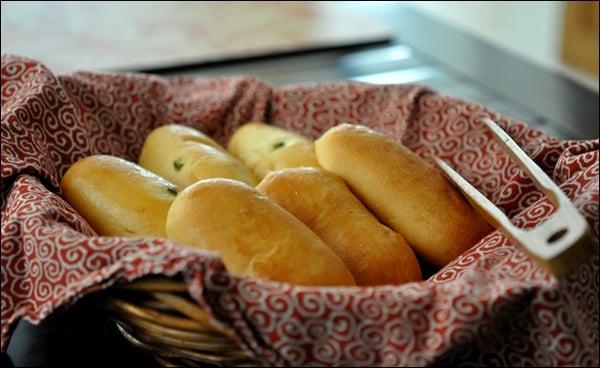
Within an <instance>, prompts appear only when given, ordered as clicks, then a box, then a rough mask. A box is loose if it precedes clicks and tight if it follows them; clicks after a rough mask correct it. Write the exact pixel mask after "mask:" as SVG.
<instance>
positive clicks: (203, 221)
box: [167, 179, 355, 286]
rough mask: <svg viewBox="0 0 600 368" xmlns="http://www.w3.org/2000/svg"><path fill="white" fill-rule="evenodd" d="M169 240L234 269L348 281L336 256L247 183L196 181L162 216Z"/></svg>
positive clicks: (291, 279) (306, 280)
mask: <svg viewBox="0 0 600 368" xmlns="http://www.w3.org/2000/svg"><path fill="white" fill-rule="evenodd" d="M167 234H168V236H169V238H170V239H172V240H174V241H176V242H178V243H180V244H184V245H190V246H196V247H199V248H203V249H207V250H212V251H217V252H218V253H219V254H220V256H221V258H222V260H223V262H224V263H225V265H226V266H227V268H228V269H229V270H230V271H231V272H234V273H237V274H242V275H251V276H257V277H261V278H265V279H269V280H274V281H280V282H288V283H292V284H299V285H321V286H334V285H354V284H355V282H354V279H353V277H352V275H351V274H350V271H348V268H347V267H346V266H345V265H344V263H343V262H342V261H341V260H340V258H339V257H338V256H337V255H336V254H335V253H334V252H333V251H332V250H331V249H329V247H327V245H325V243H323V241H322V240H321V239H319V237H317V236H316V235H315V234H314V233H313V232H312V231H311V230H310V229H309V228H307V227H306V226H305V225H304V224H303V223H302V222H300V221H299V220H298V219H296V218H295V217H294V216H292V215H291V214H289V213H288V212H287V211H285V210H284V209H283V208H281V207H280V206H279V205H277V204H276V203H275V202H273V201H272V200H271V199H269V198H267V197H266V196H265V195H263V194H261V193H259V192H258V191H256V190H255V189H254V188H251V187H250V186H248V185H246V184H244V183H241V182H238V181H234V180H229V179H207V180H202V181H200V182H198V183H196V184H194V185H192V186H190V187H188V188H187V189H185V190H184V191H182V192H181V193H180V194H179V195H178V196H177V198H176V199H175V201H174V202H173V205H172V206H171V209H170V210H169V214H168V217H167Z"/></svg>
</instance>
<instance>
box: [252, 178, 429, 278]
mask: <svg viewBox="0 0 600 368" xmlns="http://www.w3.org/2000/svg"><path fill="white" fill-rule="evenodd" d="M256 189H258V191H260V192H262V193H264V194H266V195H267V196H269V198H272V199H273V200H275V202H277V203H278V204H279V205H281V207H283V208H284V209H286V210H288V211H289V212H290V213H291V214H292V215H294V216H296V217H297V218H298V219H300V221H302V222H303V223H304V224H305V225H306V226H308V227H309V228H310V229H311V230H312V231H314V232H315V234H317V235H318V236H319V237H320V238H321V239H323V241H324V242H325V243H326V244H327V245H329V247H331V249H333V251H334V252H335V253H336V254H337V255H338V256H340V258H341V259H342V261H344V263H345V264H346V266H348V269H349V270H350V272H351V273H352V275H353V276H354V279H355V280H356V284H357V285H359V286H369V285H384V284H401V283H404V282H409V281H417V280H421V269H420V268H419V263H418V261H417V258H416V257H415V254H414V253H413V251H412V249H411V248H410V247H409V246H408V244H406V241H404V239H403V238H402V236H401V235H399V234H398V233H395V232H393V231H392V230H390V229H389V228H388V227H386V226H384V225H382V224H381V223H380V222H379V221H378V220H377V219H376V218H375V217H374V216H373V215H372V214H371V213H370V212H369V211H368V210H367V209H366V208H365V207H364V206H363V204H362V203H360V201H359V200H358V199H357V198H356V197H355V196H354V194H352V192H350V190H349V189H348V187H347V186H346V184H344V182H343V180H341V179H340V178H339V177H337V176H335V175H333V174H330V173H328V172H326V171H324V170H322V169H316V168H308V167H306V168H294V169H282V170H277V171H271V172H270V173H269V174H267V176H266V177H265V178H264V179H263V181H261V182H260V184H258V186H257V187H256Z"/></svg>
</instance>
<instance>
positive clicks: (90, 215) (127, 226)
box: [60, 155, 177, 237]
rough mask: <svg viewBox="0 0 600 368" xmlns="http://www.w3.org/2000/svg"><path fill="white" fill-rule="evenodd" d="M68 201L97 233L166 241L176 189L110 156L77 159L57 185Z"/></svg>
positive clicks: (138, 168)
mask: <svg viewBox="0 0 600 368" xmlns="http://www.w3.org/2000/svg"><path fill="white" fill-rule="evenodd" d="M60 187H61V189H62V191H63V195H64V197H65V199H66V200H67V202H69V203H70V204H71V206H72V207H73V208H74V209H75V210H76V211H77V212H78V213H79V214H80V215H81V216H82V217H83V218H84V219H85V220H86V221H87V222H88V223H89V224H90V225H91V226H92V228H93V229H94V230H96V232H97V233H98V234H99V235H107V236H157V237H166V235H167V234H166V231H165V224H166V219H167V211H168V210H169V207H170V206H171V203H172V202H173V200H174V199H175V196H176V194H177V190H176V187H175V185H173V184H172V183H169V182H168V181H166V180H165V179H163V178H161V177H159V176H157V175H154V174H153V173H151V172H149V171H147V170H145V169H143V168H141V167H140V166H138V165H136V164H134V163H132V162H129V161H126V160H123V159H121V158H118V157H114V156H105V155H98V156H89V157H86V158H84V159H81V160H79V161H77V162H76V163H75V164H73V165H72V166H71V167H70V168H69V170H67V172H66V173H65V175H64V176H63V178H62V181H61V183H60Z"/></svg>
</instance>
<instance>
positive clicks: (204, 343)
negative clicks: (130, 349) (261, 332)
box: [103, 278, 261, 367]
mask: <svg viewBox="0 0 600 368" xmlns="http://www.w3.org/2000/svg"><path fill="white" fill-rule="evenodd" d="M103 307H104V308H105V309H106V310H107V311H108V312H109V314H110V317H111V319H112V320H113V321H114V323H115V324H116V328H117V330H118V331H119V333H120V334H121V335H123V337H124V338H125V339H126V340H127V341H128V342H129V343H131V344H132V345H133V346H135V347H136V348H138V349H140V350H142V351H144V352H146V353H148V354H150V355H151V356H152V357H154V359H156V361H157V362H158V363H159V364H161V365H163V366H178V367H181V366H191V367H194V366H203V367H205V366H207V365H209V366H211V365H212V366H256V365H261V364H260V362H259V361H257V360H255V359H254V358H253V357H252V356H251V355H249V354H248V353H246V352H245V351H244V350H242V349H241V348H240V347H239V345H238V344H237V342H236V341H235V339H234V337H233V336H232V335H231V334H230V333H229V332H228V331H226V330H224V329H222V328H219V327H218V326H213V324H212V323H211V322H210V320H209V317H208V315H207V314H206V312H204V311H203V310H202V309H201V308H200V307H199V306H198V305H197V303H196V302H195V301H194V300H193V299H192V298H191V297H190V296H189V294H188V291H187V287H186V285H185V283H184V282H183V281H182V280H181V281H179V280H171V279H166V278H152V279H141V280H138V281H135V282H133V283H129V284H125V285H120V286H118V287H115V288H112V292H111V293H110V297H109V298H108V299H107V300H106V302H105V303H104V304H103Z"/></svg>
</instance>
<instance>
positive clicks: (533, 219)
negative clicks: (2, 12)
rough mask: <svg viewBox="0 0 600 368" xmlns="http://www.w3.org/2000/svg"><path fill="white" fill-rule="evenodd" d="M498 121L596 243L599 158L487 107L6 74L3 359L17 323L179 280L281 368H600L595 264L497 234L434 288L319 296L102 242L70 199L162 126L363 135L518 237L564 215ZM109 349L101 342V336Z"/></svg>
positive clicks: (197, 256) (212, 263)
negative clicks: (115, 289)
mask: <svg viewBox="0 0 600 368" xmlns="http://www.w3.org/2000/svg"><path fill="white" fill-rule="evenodd" d="M484 116H489V117H491V118H492V119H494V120H496V121H498V122H499V124H500V125H501V126H502V127H503V128H504V129H505V130H506V131H507V132H508V134H509V135H511V136H512V137H513V138H514V139H515V140H516V142H517V143H518V144H520V145H521V146H522V147H523V149H524V150H525V151H526V152H527V153H528V154H529V155H530V156H531V157H532V158H533V159H534V160H535V162H536V163H537V164H539V165H540V166H541V167H542V168H543V169H544V170H545V171H546V173H548V175H550V176H551V177H552V178H553V180H554V181H556V182H557V183H558V184H559V185H560V186H561V188H562V189H563V190H564V191H565V193H566V194H567V195H568V196H569V198H571V199H572V200H573V202H574V203H575V205H576V206H577V208H578V209H579V210H580V211H581V212H582V213H583V214H584V215H585V217H586V218H587V219H588V221H589V224H590V227H591V229H592V233H593V234H594V237H595V239H596V240H597V239H598V198H599V195H598V159H599V151H598V149H599V142H598V140H593V141H559V140H556V139H554V138H552V137H549V136H547V135H545V134H543V133H542V132H540V131H538V130H536V129H533V128H529V127H527V126H526V125H524V124H523V123H520V122H517V121H514V120H510V119H507V118H504V117H501V116H498V115H496V114H494V113H493V112H491V111H489V110H486V109H485V108H483V107H482V106H480V105H477V104H473V103H469V102H465V101H462V100H457V99H453V98H449V97H446V96H442V95H440V94H438V93H435V92H433V91H431V90H429V89H427V88H424V87H421V86H414V85H400V86H373V85H368V84H359V83H350V82H340V83H325V84H314V85H299V86H290V87H285V88H279V89H272V88H270V87H269V86H268V85H266V84H264V83H263V82H261V81H260V80H257V79H253V78H214V79H191V78H169V79H163V78H158V77H154V76H148V75H134V74H121V75H119V74H108V73H75V74H70V75H64V76H55V75H53V74H52V73H51V72H50V71H48V70H47V69H46V68H45V67H44V66H43V65H41V64H39V63H38V62H35V61H32V60H28V59H23V58H19V57H13V56H6V57H3V58H2V125H1V126H2V160H1V174H2V185H1V188H2V207H1V209H2V214H1V216H2V225H1V226H2V244H1V249H2V259H1V265H2V275H1V276H2V324H1V327H2V339H1V343H2V351H5V350H6V347H7V344H8V340H9V337H10V332H11V328H12V327H13V326H14V324H15V323H16V322H17V320H19V319H20V318H26V319H28V320H29V321H32V322H34V323H35V322H39V321H41V320H42V319H44V318H45V317H46V316H48V315H49V314H50V313H52V312H53V311H54V310H56V309H57V308H58V307H60V306H64V305H67V304H69V303H73V302H75V301H77V300H78V299H79V298H81V297H82V296H84V295H86V294H88V293H90V292H92V291H95V290H99V289H103V288H106V287H109V286H110V285H111V284H113V283H115V282H126V281H130V280H133V279H136V278H138V277H141V276H143V275H147V274H164V275H174V274H177V273H182V274H183V275H184V276H185V279H186V281H187V283H188V286H189V290H190V292H191V294H192V296H193V297H194V298H195V299H196V300H197V301H198V303H199V304H200V305H202V306H203V307H204V308H206V309H207V310H209V311H210V312H211V313H212V315H213V316H214V318H215V320H216V322H217V323H219V324H221V325H223V326H225V327H228V328H230V329H231V330H232V331H233V332H234V333H235V334H236V335H237V336H238V338H239V341H240V344H241V345H242V346H243V347H244V348H246V349H247V350H249V351H251V352H252V353H253V354H254V355H255V356H257V357H258V358H260V359H262V360H263V361H265V362H266V363H270V364H276V365H330V364H336V365H352V366H364V365H431V364H467V365H538V366H546V365H550V366H554V365H590V366H594V365H596V366H597V365H598V362H599V353H598V342H599V341H598V330H599V317H598V284H599V282H598V257H597V256H595V257H592V259H590V261H589V262H588V263H587V264H584V265H583V266H581V267H580V268H579V269H578V270H576V271H575V272H573V273H572V274H570V275H568V276H567V277H565V278H564V279H559V280H557V279H556V278H554V277H552V276H550V275H549V274H548V273H547V272H545V271H544V270H543V269H541V268H539V267H538V266H536V265H535V264H533V263H532V262H531V261H530V260H529V259H528V258H527V257H526V256H525V255H524V254H523V253H522V252H520V251H519V250H518V249H515V248H514V247H513V245H512V244H511V243H510V242H509V241H507V240H506V239H505V238H504V237H503V236H502V235H501V234H499V233H498V232H493V233H491V234H489V235H488V236H486V237H485V238H484V239H482V240H481V241H480V242H479V243H477V244H476V245H474V246H473V247H472V248H471V249H470V250H469V251H467V252H466V253H464V254H463V255H462V256H460V257H459V258H458V259H456V260H454V261H453V262H452V263H450V264H449V265H447V266H446V267H444V268H443V269H442V270H440V271H439V272H437V273H436V274H435V275H433V276H432V277H431V278H429V279H428V280H425V281H423V282H419V283H411V284H406V285H401V286H382V287H362V288H359V287H353V288H307V287H296V286H290V285H285V284H278V283H271V282H264V281H257V280H249V279H243V278H239V277H234V276H231V275H230V274H229V273H227V271H226V270H225V268H224V267H223V265H222V263H221V262H220V260H219V259H218V258H217V257H215V256H214V255H211V254H208V253H205V252H202V251H200V250H196V249H191V248H184V247H179V246H176V245H174V244H173V243H171V242H169V241H167V240H165V239H154V238H117V237H99V236H96V235H95V233H94V231H93V230H92V229H91V228H90V227H89V226H88V225H87V224H86V223H85V222H84V220H83V219H82V218H81V217H80V216H79V215H78V214H77V213H76V212H75V211H74V210H73V209H72V208H71V207H70V206H69V204H68V203H66V202H65V201H64V200H63V199H62V197H61V196H60V194H61V193H60V188H59V182H60V179H61V177H62V175H63V174H64V172H65V171H66V170H67V168H68V167H69V165H71V164H72V163H73V162H75V161H76V160H78V159H80V158H82V157H85V156H88V155H93V154H101V153H102V154H112V155H116V156H120V157H123V158H126V159H129V160H132V161H135V160H136V159H137V157H138V155H139V153H140V149H141V146H142V143H143V140H144V138H145V136H146V135H147V134H148V133H149V132H150V131H151V130H152V129H153V128H155V127H157V126H159V125H163V124H167V123H179V124H186V125H189V126H192V127H195V128H198V129H200V130H202V131H204V132H205V133H208V134H210V135H212V136H213V137H215V138H216V139H217V140H218V141H220V142H221V143H225V142H226V141H227V139H228V137H229V136H230V135H231V132H232V131H233V130H234V129H235V128H236V127H238V126H239V125H240V124H242V123H244V122H247V121H250V120H262V121H270V122H272V123H274V124H276V125H279V126H282V127H284V128H287V129H292V130H295V131H297V132H300V133H302V134H304V135H307V136H311V137H317V136H319V135H320V134H321V133H322V132H324V131H325V130H327V129H328V128H330V127H331V126H334V125H336V124H340V123H343V122H346V123H353V124H358V123H361V124H364V125H367V126H370V127H371V128H373V129H375V130H378V131H380V132H383V133H385V134H387V135H389V136H391V137H393V138H395V139H396V140H398V141H401V142H403V143H404V144H406V145H407V146H408V147H410V148H411V149H412V150H414V151H415V152H417V153H418V154H419V155H421V156H422V157H424V158H426V159H428V158H429V157H431V155H438V156H440V157H441V158H442V159H444V160H446V161H448V162H449V163H451V164H452V165H453V166H454V167H455V168H456V169H457V171H458V172H460V173H461V174H462V175H463V176H464V177H465V178H467V180H469V181H470V182H471V183H473V184H474V185H475V186H476V187H477V188H479V189H480V190H481V191H482V192H483V193H484V194H486V195H487V196H488V198H490V199H491V200H492V201H493V202H494V203H496V204H497V205H498V206H499V207H501V208H502V209H503V210H504V211H506V213H507V214H508V215H509V216H510V217H511V218H512V219H513V222H514V223H516V224H518V225H521V226H524V227H532V226H535V224H537V223H539V222H540V221H542V220H543V219H545V218H546V217H547V216H549V215H550V214H551V213H552V212H553V207H552V205H551V204H550V202H549V201H548V200H547V199H546V198H545V197H543V196H542V195H541V193H540V192H539V191H537V190H536V189H535V187H534V185H533V184H532V183H531V181H530V180H529V179H527V178H526V177H525V176H524V175H523V173H522V172H521V171H520V170H519V169H518V167H517V166H516V165H515V164H514V163H513V162H511V160H510V159H509V158H508V157H507V155H506V154H505V153H504V152H503V151H502V150H501V149H499V147H498V146H497V145H496V143H495V142H494V141H493V140H492V139H491V136H490V135H489V133H487V132H486V130H485V129H484V127H483V126H482V125H481V124H480V123H479V120H480V118H481V117H484ZM98 333H101V331H98Z"/></svg>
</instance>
